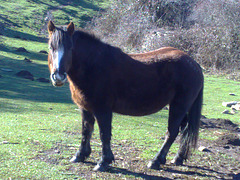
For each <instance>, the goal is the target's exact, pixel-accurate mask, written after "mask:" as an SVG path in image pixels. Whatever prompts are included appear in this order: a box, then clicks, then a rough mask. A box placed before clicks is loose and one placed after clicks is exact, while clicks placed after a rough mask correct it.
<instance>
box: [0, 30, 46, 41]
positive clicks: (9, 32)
mask: <svg viewBox="0 0 240 180" xmlns="http://www.w3.org/2000/svg"><path fill="white" fill-rule="evenodd" d="M3 35H4V36H7V37H13V38H14V37H19V38H20V39H25V40H28V41H35V42H45V43H47V41H48V39H47V38H44V37H39V36H34V35H32V34H28V33H25V32H21V31H15V30H12V29H9V28H5V31H4V34H3Z"/></svg>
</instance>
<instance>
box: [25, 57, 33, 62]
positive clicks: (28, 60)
mask: <svg viewBox="0 0 240 180" xmlns="http://www.w3.org/2000/svg"><path fill="white" fill-rule="evenodd" d="M24 61H25V62H28V63H31V62H32V61H31V60H30V59H28V58H26V57H25V58H24Z"/></svg>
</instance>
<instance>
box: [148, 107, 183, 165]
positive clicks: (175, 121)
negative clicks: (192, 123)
mask: <svg viewBox="0 0 240 180" xmlns="http://www.w3.org/2000/svg"><path fill="white" fill-rule="evenodd" d="M186 112H187V108H186V107H183V106H181V105H180V104H179V105H177V104H174V103H172V104H171V105H170V110H169V118H168V131H167V134H166V137H165V141H164V143H163V145H162V147H161V149H160V151H159V152H158V153H157V154H156V156H155V157H154V159H153V160H152V161H150V162H149V164H148V168H151V169H159V166H160V164H165V163H166V156H167V153H168V151H169V149H170V147H171V145H172V143H173V142H174V140H175V139H176V137H177V135H178V133H179V128H180V126H181V123H182V121H183V119H184V116H185V115H186Z"/></svg>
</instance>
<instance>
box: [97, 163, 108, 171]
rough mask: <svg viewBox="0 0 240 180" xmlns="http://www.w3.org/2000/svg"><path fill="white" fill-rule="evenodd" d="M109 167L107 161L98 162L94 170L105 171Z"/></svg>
mask: <svg viewBox="0 0 240 180" xmlns="http://www.w3.org/2000/svg"><path fill="white" fill-rule="evenodd" d="M108 169H109V165H108V164H107V163H101V164H97V165H96V166H95V167H94V168H93V171H99V172H105V171H107V170H108Z"/></svg>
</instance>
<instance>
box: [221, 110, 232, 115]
mask: <svg viewBox="0 0 240 180" xmlns="http://www.w3.org/2000/svg"><path fill="white" fill-rule="evenodd" d="M222 114H232V113H231V112H230V111H229V110H227V109H225V110H224V111H223V112H222Z"/></svg>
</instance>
